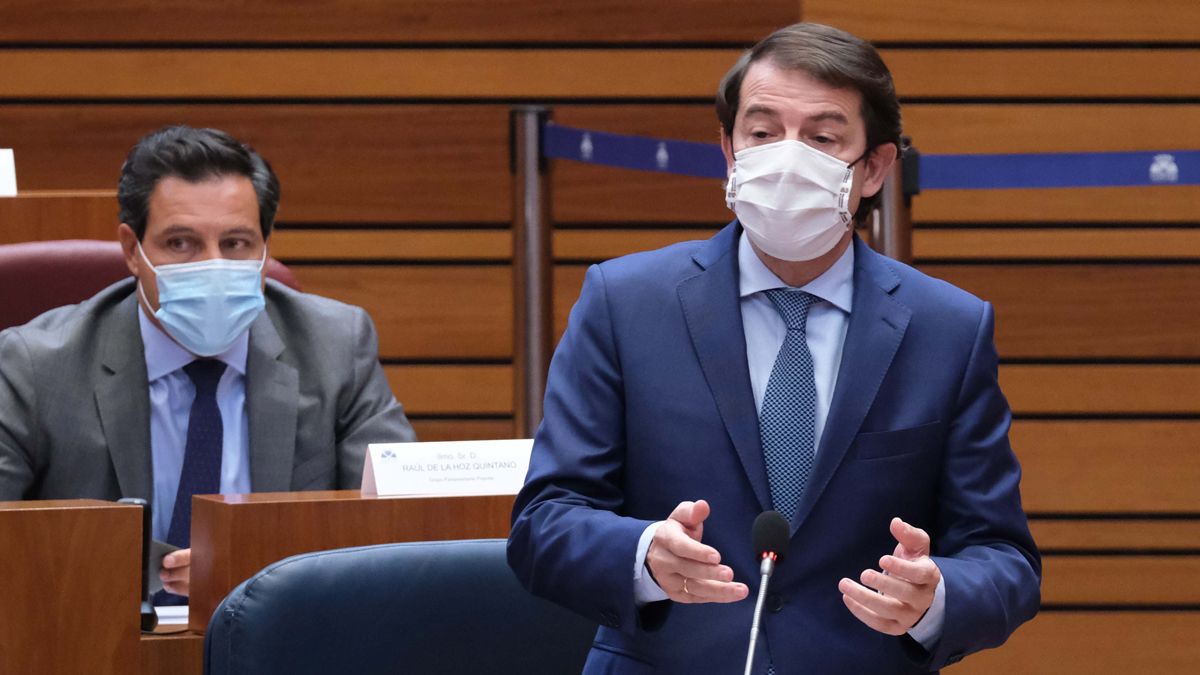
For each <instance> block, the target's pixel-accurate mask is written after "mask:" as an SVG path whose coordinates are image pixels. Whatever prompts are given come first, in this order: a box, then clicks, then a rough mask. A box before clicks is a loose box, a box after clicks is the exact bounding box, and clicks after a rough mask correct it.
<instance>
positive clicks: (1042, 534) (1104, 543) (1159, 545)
mask: <svg viewBox="0 0 1200 675" xmlns="http://www.w3.org/2000/svg"><path fill="white" fill-rule="evenodd" d="M1029 529H1030V530H1031V531H1032V532H1033V539H1034V541H1036V542H1037V545H1038V548H1039V549H1040V550H1041V551H1042V552H1043V553H1045V552H1053V551H1097V550H1106V551H1109V550H1112V551H1116V550H1120V551H1181V550H1184V551H1196V550H1200V519H1191V520H1144V519H1141V520H1139V519H1128V520H1124V519H1123V520H1066V519H1063V520H1059V519H1054V520H1048V519H1039V518H1038V517H1037V516H1036V515H1035V516H1034V517H1032V518H1031V519H1030V521H1029Z"/></svg>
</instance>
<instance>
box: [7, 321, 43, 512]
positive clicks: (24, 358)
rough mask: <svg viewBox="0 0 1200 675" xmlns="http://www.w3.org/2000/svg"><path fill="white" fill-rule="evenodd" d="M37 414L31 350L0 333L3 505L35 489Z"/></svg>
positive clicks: (15, 336)
mask: <svg viewBox="0 0 1200 675" xmlns="http://www.w3.org/2000/svg"><path fill="white" fill-rule="evenodd" d="M35 414H36V404H35V392H34V387H33V373H32V362H31V359H30V357H29V350H28V349H27V348H26V346H25V343H24V342H23V341H22V340H21V337H20V336H19V335H18V334H17V333H15V332H14V331H5V332H0V501H15V500H18V499H25V497H26V495H27V494H28V492H29V489H30V487H31V486H32V485H33V481H34V468H33V462H32V459H31V457H30V454H29V453H30V452H31V451H32V448H34V447H35V445H34V444H35V443H36V442H37V438H36V436H37V424H36V421H35Z"/></svg>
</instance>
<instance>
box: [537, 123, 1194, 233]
mask: <svg viewBox="0 0 1200 675" xmlns="http://www.w3.org/2000/svg"><path fill="white" fill-rule="evenodd" d="M555 118H556V119H557V120H558V121H559V122H561V123H563V124H568V125H571V126H580V127H586V128H592V129H600V130H605V131H616V132H620V133H632V134H639V135H648V136H660V137H666V138H679V139H684V140H692V141H700V142H709V143H715V142H716V141H717V137H718V133H717V132H718V124H717V120H716V115H715V113H714V112H713V110H712V107H711V106H708V105H691V106H686V105H656V106H592V107H588V108H584V107H579V106H559V107H558V108H556V110H555ZM904 119H905V127H906V133H908V134H911V135H912V137H913V139H914V143H915V144H916V146H917V147H918V148H920V150H921V151H922V152H924V153H927V154H936V153H1007V152H1086V151H1123V150H1173V149H1181V148H1182V149H1187V148H1192V147H1195V142H1194V139H1193V138H1192V136H1191V134H1190V130H1191V129H1194V128H1196V127H1197V126H1200V106H1197V105H1183V104H1181V105H1126V104H1112V105H1067V104H1062V105H984V104H971V105H967V104H957V105H949V104H947V105H939V104H913V105H907V106H905V107H904ZM1114 129H1137V130H1138V131H1137V133H1114V131H1113V130H1114ZM1198 208H1200V187H1192V186H1187V187H1181V186H1174V187H1143V188H1088V189H1052V190H939V191H929V192H926V193H924V194H922V195H920V196H919V197H917V198H916V200H915V201H914V207H913V212H914V218H915V219H916V221H917V222H918V224H920V223H925V222H928V223H968V222H988V223H991V222H1028V223H1037V224H1044V223H1049V222H1084V223H1087V222H1106V223H1107V222H1116V223H1119V222H1133V223H1139V224H1141V223H1190V222H1192V221H1193V220H1194V219H1195V214H1196V213H1197V209H1198ZM554 218H555V221H556V222H559V223H612V222H617V223H636V224H639V225H642V224H654V223H699V224H703V225H704V226H705V227H708V226H709V225H712V224H718V223H725V222H728V221H729V220H731V219H732V214H731V213H730V212H729V210H728V209H726V208H725V202H724V200H723V198H722V192H721V185H720V181H718V180H711V179H698V178H686V177H680V176H672V175H667V174H660V173H653V172H636V173H635V172H631V171H624V170H621V169H613V168H607V167H597V166H591V165H582V164H578V163H574V162H556V163H555V176H554Z"/></svg>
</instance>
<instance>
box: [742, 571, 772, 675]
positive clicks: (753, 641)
mask: <svg viewBox="0 0 1200 675" xmlns="http://www.w3.org/2000/svg"><path fill="white" fill-rule="evenodd" d="M776 557H777V556H776V555H775V554H774V553H772V552H771V551H765V552H764V553H763V558H762V563H761V564H760V565H759V567H758V569H759V572H760V573H761V574H762V583H760V584H759V585H758V599H757V600H755V601H754V620H753V622H751V624H750V650H749V651H748V652H747V653H746V671H745V675H750V671H751V669H752V668H753V667H754V647H755V646H756V645H757V644H758V624H759V620H760V619H761V618H762V610H763V603H764V602H765V601H766V599H767V585H768V584H770V583H771V574H772V573H773V572H774V571H775V560H776Z"/></svg>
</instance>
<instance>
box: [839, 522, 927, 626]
mask: <svg viewBox="0 0 1200 675" xmlns="http://www.w3.org/2000/svg"><path fill="white" fill-rule="evenodd" d="M890 529H891V532H892V536H893V537H895V538H896V541H897V542H898V543H897V544H896V550H895V551H893V552H892V555H885V556H883V557H882V558H880V559H879V566H880V568H882V570H883V571H882V572H880V571H877V570H863V573H862V574H861V575H859V578H860V579H861V580H862V583H861V584H860V583H857V582H854V581H852V580H850V579H842V580H841V581H840V582H838V590H840V591H841V592H842V600H843V601H844V602H845V603H846V607H847V608H849V609H850V612H851V613H852V614H854V616H856V617H858V620H859V621H862V622H863V623H865V624H867V625H868V626H870V627H871V628H874V629H875V630H877V631H879V632H881V633H887V634H888V635H904V634H905V633H907V632H908V631H909V630H910V629H911V628H912V627H913V626H915V625H917V622H918V621H920V620H921V617H923V616H925V612H926V611H928V610H929V607H930V605H932V604H933V596H934V592H935V591H936V590H937V586H938V582H939V581H940V580H941V578H942V572H941V570H939V569H938V566H937V565H936V564H935V563H934V562H933V560H932V559H930V557H929V551H930V549H929V534H928V533H927V532H925V530H922V529H921V528H919V527H913V526H912V525H909V524H908V523H906V522H904V521H903V520H900V519H899V518H892V524H891V528H890ZM872 589H874V590H872ZM876 591H878V592H876Z"/></svg>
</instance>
